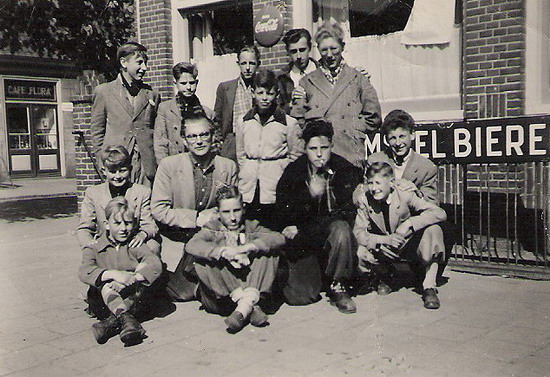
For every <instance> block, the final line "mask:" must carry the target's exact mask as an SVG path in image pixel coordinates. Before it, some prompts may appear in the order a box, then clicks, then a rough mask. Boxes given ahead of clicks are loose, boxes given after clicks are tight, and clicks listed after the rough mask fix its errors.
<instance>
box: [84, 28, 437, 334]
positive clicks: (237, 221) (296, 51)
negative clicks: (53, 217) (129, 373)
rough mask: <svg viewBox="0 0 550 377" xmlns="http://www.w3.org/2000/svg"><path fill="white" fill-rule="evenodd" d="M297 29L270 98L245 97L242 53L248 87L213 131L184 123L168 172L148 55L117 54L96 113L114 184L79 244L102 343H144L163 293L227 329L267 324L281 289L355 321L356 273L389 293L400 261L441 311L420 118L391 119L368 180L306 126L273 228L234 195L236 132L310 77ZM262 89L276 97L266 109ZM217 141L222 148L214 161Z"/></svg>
mask: <svg viewBox="0 0 550 377" xmlns="http://www.w3.org/2000/svg"><path fill="white" fill-rule="evenodd" d="M291 32H292V33H290V32H289V34H290V35H295V36H294V37H292V38H286V39H285V42H286V41H288V42H287V49H288V52H289V56H290V57H291V59H292V64H291V65H290V68H289V69H288V70H287V71H285V72H283V73H281V74H280V75H279V76H278V78H279V79H278V81H276V83H277V84H276V87H274V86H272V87H266V88H262V89H263V90H257V89H258V88H251V87H250V86H251V85H253V78H254V75H255V72H256V68H257V66H258V65H259V56H258V54H257V53H255V52H254V51H257V50H255V49H252V50H250V49H245V50H241V53H240V54H239V56H238V59H239V60H238V63H239V66H240V67H241V75H240V77H239V78H238V79H237V80H233V81H235V82H234V83H232V82H229V83H222V84H220V86H219V87H218V93H217V98H216V106H215V107H216V109H215V110H216V111H215V113H216V120H215V121H213V120H212V119H210V118H209V117H206V116H204V114H201V113H197V114H190V115H189V116H188V117H187V119H186V120H185V124H184V125H183V126H182V127H181V140H182V142H183V143H184V145H185V148H186V152H182V153H177V154H174V155H171V156H168V157H165V158H163V159H162V160H160V161H156V160H155V159H154V153H153V145H152V132H153V130H152V128H151V127H152V124H153V122H154V118H155V114H156V110H157V106H158V103H159V97H158V95H156V93H155V92H154V91H152V89H151V88H150V87H149V86H148V85H146V84H144V83H143V82H142V78H143V75H144V74H145V72H146V70H147V55H146V50H145V48H144V47H143V46H141V45H139V44H135V43H128V44H125V45H123V46H121V48H120V49H119V53H118V58H119V61H120V65H121V68H122V69H121V73H120V75H119V76H118V77H117V79H116V80H114V81H112V82H110V83H107V84H103V85H100V86H99V87H98V88H97V90H96V92H95V98H94V105H93V108H92V142H93V144H94V149H95V151H96V155H97V156H98V157H100V158H101V165H100V168H101V171H102V172H103V174H104V175H105V178H106V180H107V182H105V183H103V184H100V185H98V186H94V187H90V188H88V189H87V190H86V193H85V198H84V201H83V203H82V212H81V222H80V224H79V229H78V233H77V234H78V238H79V241H80V244H81V246H82V247H83V250H84V253H83V263H82V266H81V268H80V271H79V276H80V279H81V280H82V281H83V282H84V283H86V284H88V285H89V286H90V288H89V291H88V303H89V310H90V312H91V313H92V314H93V315H95V316H96V317H97V318H98V319H100V321H99V322H97V323H95V324H94V325H93V327H92V329H93V333H94V335H95V337H96V340H97V341H98V342H99V343H104V342H106V341H107V340H108V339H109V338H110V337H112V336H114V335H116V334H120V338H121V340H122V341H123V342H124V343H125V344H128V345H129V344H133V343H136V342H139V341H140V340H141V339H142V338H143V337H144V335H145V331H144V329H143V327H142V326H141V324H140V322H139V320H138V319H139V314H140V311H143V310H144V308H146V304H147V301H148V300H151V298H152V297H154V295H155V293H158V292H160V291H166V292H168V294H169V296H170V297H171V298H172V299H174V300H181V301H186V300H191V299H198V300H200V302H201V303H202V304H203V306H204V308H205V309H206V310H207V311H209V312H212V313H218V314H222V315H225V316H227V317H226V318H225V320H224V321H225V324H226V325H227V329H228V331H230V332H238V331H240V330H241V329H242V328H243V327H244V326H245V325H246V324H247V323H250V324H252V325H254V326H265V325H266V324H267V323H268V316H267V315H266V314H265V309H263V308H262V306H263V305H262V303H263V302H266V301H267V299H268V298H270V297H272V296H273V294H276V293H277V292H272V288H273V287H274V286H277V287H279V288H280V289H279V290H280V292H279V293H281V294H282V296H283V297H284V299H285V301H286V302H287V303H288V304H290V305H307V304H310V303H313V302H316V301H318V300H319V299H320V292H321V291H323V290H324V291H326V292H327V295H328V296H329V298H330V301H331V303H332V304H333V305H335V306H336V307H337V308H338V310H339V311H341V312H343V313H355V312H356V310H357V308H356V304H355V302H354V301H353V299H352V298H351V296H352V295H351V292H350V286H351V285H352V283H353V281H355V280H357V277H358V276H359V275H360V271H369V272H370V273H373V272H374V273H375V275H376V276H377V278H378V282H377V283H378V285H377V289H378V293H379V294H387V293H389V292H390V291H391V288H390V284H391V281H390V279H391V278H392V275H391V267H390V266H391V264H392V262H393V261H395V260H398V259H402V258H405V259H407V260H410V261H411V262H413V263H415V264H416V265H419V266H421V267H422V268H421V272H420V275H421V277H422V279H423V283H422V286H423V291H422V292H423V300H424V306H425V307H426V308H428V309H437V308H439V306H440V303H439V299H438V297H437V290H436V285H435V279H436V274H437V270H438V264H440V263H441V262H443V261H444V258H443V256H444V254H445V245H444V242H443V241H444V236H443V232H442V229H441V225H440V224H441V223H442V222H443V221H445V219H446V215H445V212H444V211H443V210H442V209H440V208H439V207H438V206H437V191H436V187H435V184H436V173H437V170H436V167H435V165H434V164H433V163H431V162H430V161H429V160H427V159H426V158H424V157H422V156H420V155H419V154H417V153H415V152H414V151H413V150H412V149H411V146H412V142H413V140H414V120H413V119H412V117H411V116H410V115H409V114H407V113H406V112H404V111H401V110H395V111H392V112H391V113H390V114H388V116H387V117H386V118H385V120H384V123H383V125H382V133H383V135H384V136H385V140H386V141H387V143H388V145H389V147H388V149H387V150H386V151H385V152H380V153H376V154H373V155H371V156H369V158H368V161H367V168H366V170H365V172H362V171H361V169H359V168H357V167H356V166H354V165H353V164H351V163H350V162H349V161H347V160H346V159H344V158H342V157H340V156H339V155H337V154H335V153H333V152H332V147H333V137H334V132H333V129H332V126H331V124H330V122H327V121H326V120H323V119H316V120H310V121H307V122H306V123H305V124H304V126H303V128H302V130H301V136H300V137H301V140H302V141H303V145H304V147H305V153H304V154H302V155H301V156H299V157H297V158H295V159H294V160H292V162H290V163H289V164H288V166H286V167H285V168H284V171H283V172H282V175H281V176H279V177H277V179H278V181H277V182H276V193H275V196H276V202H275V204H274V205H273V206H271V207H269V211H272V212H273V214H272V215H271V216H270V221H266V220H265V218H262V217H258V216H253V215H251V214H247V210H250V209H251V208H253V206H250V205H245V201H243V195H242V190H239V189H238V188H237V187H236V185H237V182H238V178H239V169H238V167H237V164H236V163H235V161H233V160H232V159H231V158H233V157H236V156H234V155H233V153H235V151H236V146H235V144H236V141H235V137H234V134H235V124H234V123H235V122H242V120H239V119H242V118H245V116H246V115H247V113H250V111H251V109H250V108H249V107H250V106H251V107H252V110H254V109H256V110H258V116H259V118H262V117H263V118H264V120H266V119H268V118H273V117H274V116H276V112H277V111H280V110H279V109H280V108H285V107H288V105H289V101H291V100H292V99H291V98H290V97H289V96H288V95H286V96H285V94H284V93H287V94H288V93H289V90H290V91H292V90H291V85H292V84H293V83H296V80H297V79H299V78H300V76H301V75H303V74H306V73H307V69H311V67H310V66H312V67H315V62H314V60H312V59H311V58H309V50H310V48H311V45H310V41H311V38H309V43H306V42H307V41H308V39H307V38H306V37H305V36H304V34H303V33H304V31H301V30H298V31H296V30H293V31H291ZM306 32H307V31H306ZM296 36H297V37H296ZM287 37H288V36H287ZM302 45H304V46H302ZM308 67H309V68H308ZM285 80H286V81H285ZM259 92H269V93H271V92H275V94H278V95H273V96H267V97H266V96H265V95H264V96H263V97H262V98H261V99H260V95H259V94H258V93H259ZM264 94H265V93H264ZM266 98H267V100H266ZM261 101H264V102H265V101H268V102H269V104H268V105H269V106H266V108H267V109H268V110H269V112H267V113H266V111H262V109H261V106H262V103H261ZM266 104H267V102H266ZM266 104H264V105H266ZM283 114H284V112H283ZM260 120H261V119H260ZM215 122H217V124H218V125H221V132H220V127H217V125H216V124H215ZM260 124H262V125H264V124H265V122H263V121H261V122H260ZM216 133H218V134H221V135H222V136H223V137H224V139H223V143H222V147H221V152H220V153H218V152H217V151H216V150H215V148H214V147H213V146H214V135H215V134H216ZM232 135H233V136H232ZM223 156H226V157H223ZM227 157H229V158H227ZM268 161H269V160H268ZM157 162H158V168H157V166H156V164H157ZM259 166H260V167H261V166H262V165H259ZM264 166H265V165H264ZM362 181H363V182H364V183H363V184H361V182H362ZM149 187H152V190H151V189H150V188H149ZM256 190H258V191H259V190H261V188H260V184H259V183H258V184H257V186H256ZM252 194H254V193H252ZM247 201H248V200H247ZM249 212H253V211H249ZM256 215H257V213H256ZM258 220H259V221H258ZM159 233H160V234H162V235H163V236H165V237H168V238H171V239H173V240H176V241H178V242H182V243H184V244H185V250H184V252H183V256H182V258H181V260H180V263H179V264H178V266H177V268H176V269H175V271H173V272H171V273H167V272H166V271H163V270H164V268H163V263H162V262H161V259H160V255H161V253H160V251H161V242H162V239H161V238H160V236H159ZM280 261H281V263H279V262H280ZM281 266H285V268H284V269H283V268H281ZM281 270H284V273H281ZM417 270H418V269H417ZM163 274H168V275H169V278H168V279H167V282H166V281H164V280H163V279H159V277H160V276H162V275H163ZM282 276H284V277H282ZM161 280H162V284H161V283H159V282H161ZM160 285H162V287H160V288H159V286H160ZM136 317H137V319H136Z"/></svg>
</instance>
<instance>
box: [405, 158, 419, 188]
mask: <svg viewBox="0 0 550 377" xmlns="http://www.w3.org/2000/svg"><path fill="white" fill-rule="evenodd" d="M415 160H416V152H415V151H413V150H411V157H410V158H409V161H408V162H407V166H405V171H404V172H403V178H405V179H407V180H409V181H411V182H414V181H415V177H416V176H417V174H416V172H417V171H418V165H417V164H416V161H415Z"/></svg>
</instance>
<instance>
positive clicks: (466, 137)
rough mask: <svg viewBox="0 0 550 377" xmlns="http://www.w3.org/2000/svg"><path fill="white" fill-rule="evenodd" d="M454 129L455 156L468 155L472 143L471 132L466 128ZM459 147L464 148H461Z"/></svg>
mask: <svg viewBox="0 0 550 377" xmlns="http://www.w3.org/2000/svg"><path fill="white" fill-rule="evenodd" d="M454 131H455V132H454V145H455V157H467V156H469V155H470V153H472V144H470V139H471V138H472V134H470V131H468V130H467V129H466V128H455V130H454ZM461 135H462V136H463V137H461ZM461 147H464V149H463V150H461Z"/></svg>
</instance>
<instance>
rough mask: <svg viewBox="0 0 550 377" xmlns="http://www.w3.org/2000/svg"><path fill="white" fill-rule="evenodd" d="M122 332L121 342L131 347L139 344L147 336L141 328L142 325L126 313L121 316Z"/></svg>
mask: <svg viewBox="0 0 550 377" xmlns="http://www.w3.org/2000/svg"><path fill="white" fill-rule="evenodd" d="M119 320H120V324H121V326H122V330H121V331H120V340H121V341H122V343H124V345H126V346H130V345H134V344H137V343H139V342H140V341H141V340H142V339H143V336H144V335H145V330H144V329H143V327H141V323H139V321H138V320H137V319H135V318H134V316H133V315H131V314H130V313H128V312H124V313H122V314H121V315H120V316H119Z"/></svg>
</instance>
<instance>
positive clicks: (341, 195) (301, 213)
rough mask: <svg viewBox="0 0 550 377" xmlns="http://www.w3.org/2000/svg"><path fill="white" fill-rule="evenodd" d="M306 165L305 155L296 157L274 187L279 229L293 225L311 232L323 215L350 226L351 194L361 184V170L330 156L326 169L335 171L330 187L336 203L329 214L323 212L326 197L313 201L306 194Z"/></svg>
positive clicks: (351, 216)
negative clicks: (345, 222) (279, 222)
mask: <svg viewBox="0 0 550 377" xmlns="http://www.w3.org/2000/svg"><path fill="white" fill-rule="evenodd" d="M308 163H309V161H308V158H307V155H302V156H300V157H298V159H297V160H296V161H293V162H291V163H290V164H289V165H288V166H287V167H286V169H285V171H284V173H283V175H282V177H281V179H280V180H279V183H278V184H277V211H278V215H279V219H280V221H281V229H282V228H284V227H285V226H289V225H296V226H297V227H298V230H300V231H304V230H305V231H306V232H308V231H309V230H312V231H314V228H316V227H317V224H318V221H319V220H320V219H321V218H323V217H326V216H333V217H337V218H340V219H342V220H346V221H348V222H349V223H350V224H352V223H353V220H354V218H355V215H356V209H355V205H354V204H353V201H352V193H353V190H354V189H355V187H357V185H358V184H359V182H360V178H361V172H360V169H358V168H357V167H355V166H354V165H352V164H351V163H350V162H348V161H347V160H345V159H344V158H342V157H340V156H338V155H336V154H334V153H333V154H332V156H331V157H330V160H329V162H328V164H327V167H328V168H329V169H331V170H332V171H333V172H334V176H333V178H332V181H331V187H332V190H333V193H334V197H335V198H334V199H335V201H334V211H333V213H332V214H329V213H328V210H327V209H326V208H327V205H326V195H323V197H322V198H321V199H320V200H316V199H313V198H312V197H311V195H310V193H309V189H308V187H307V184H306V182H307V181H308V180H309V176H308Z"/></svg>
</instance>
